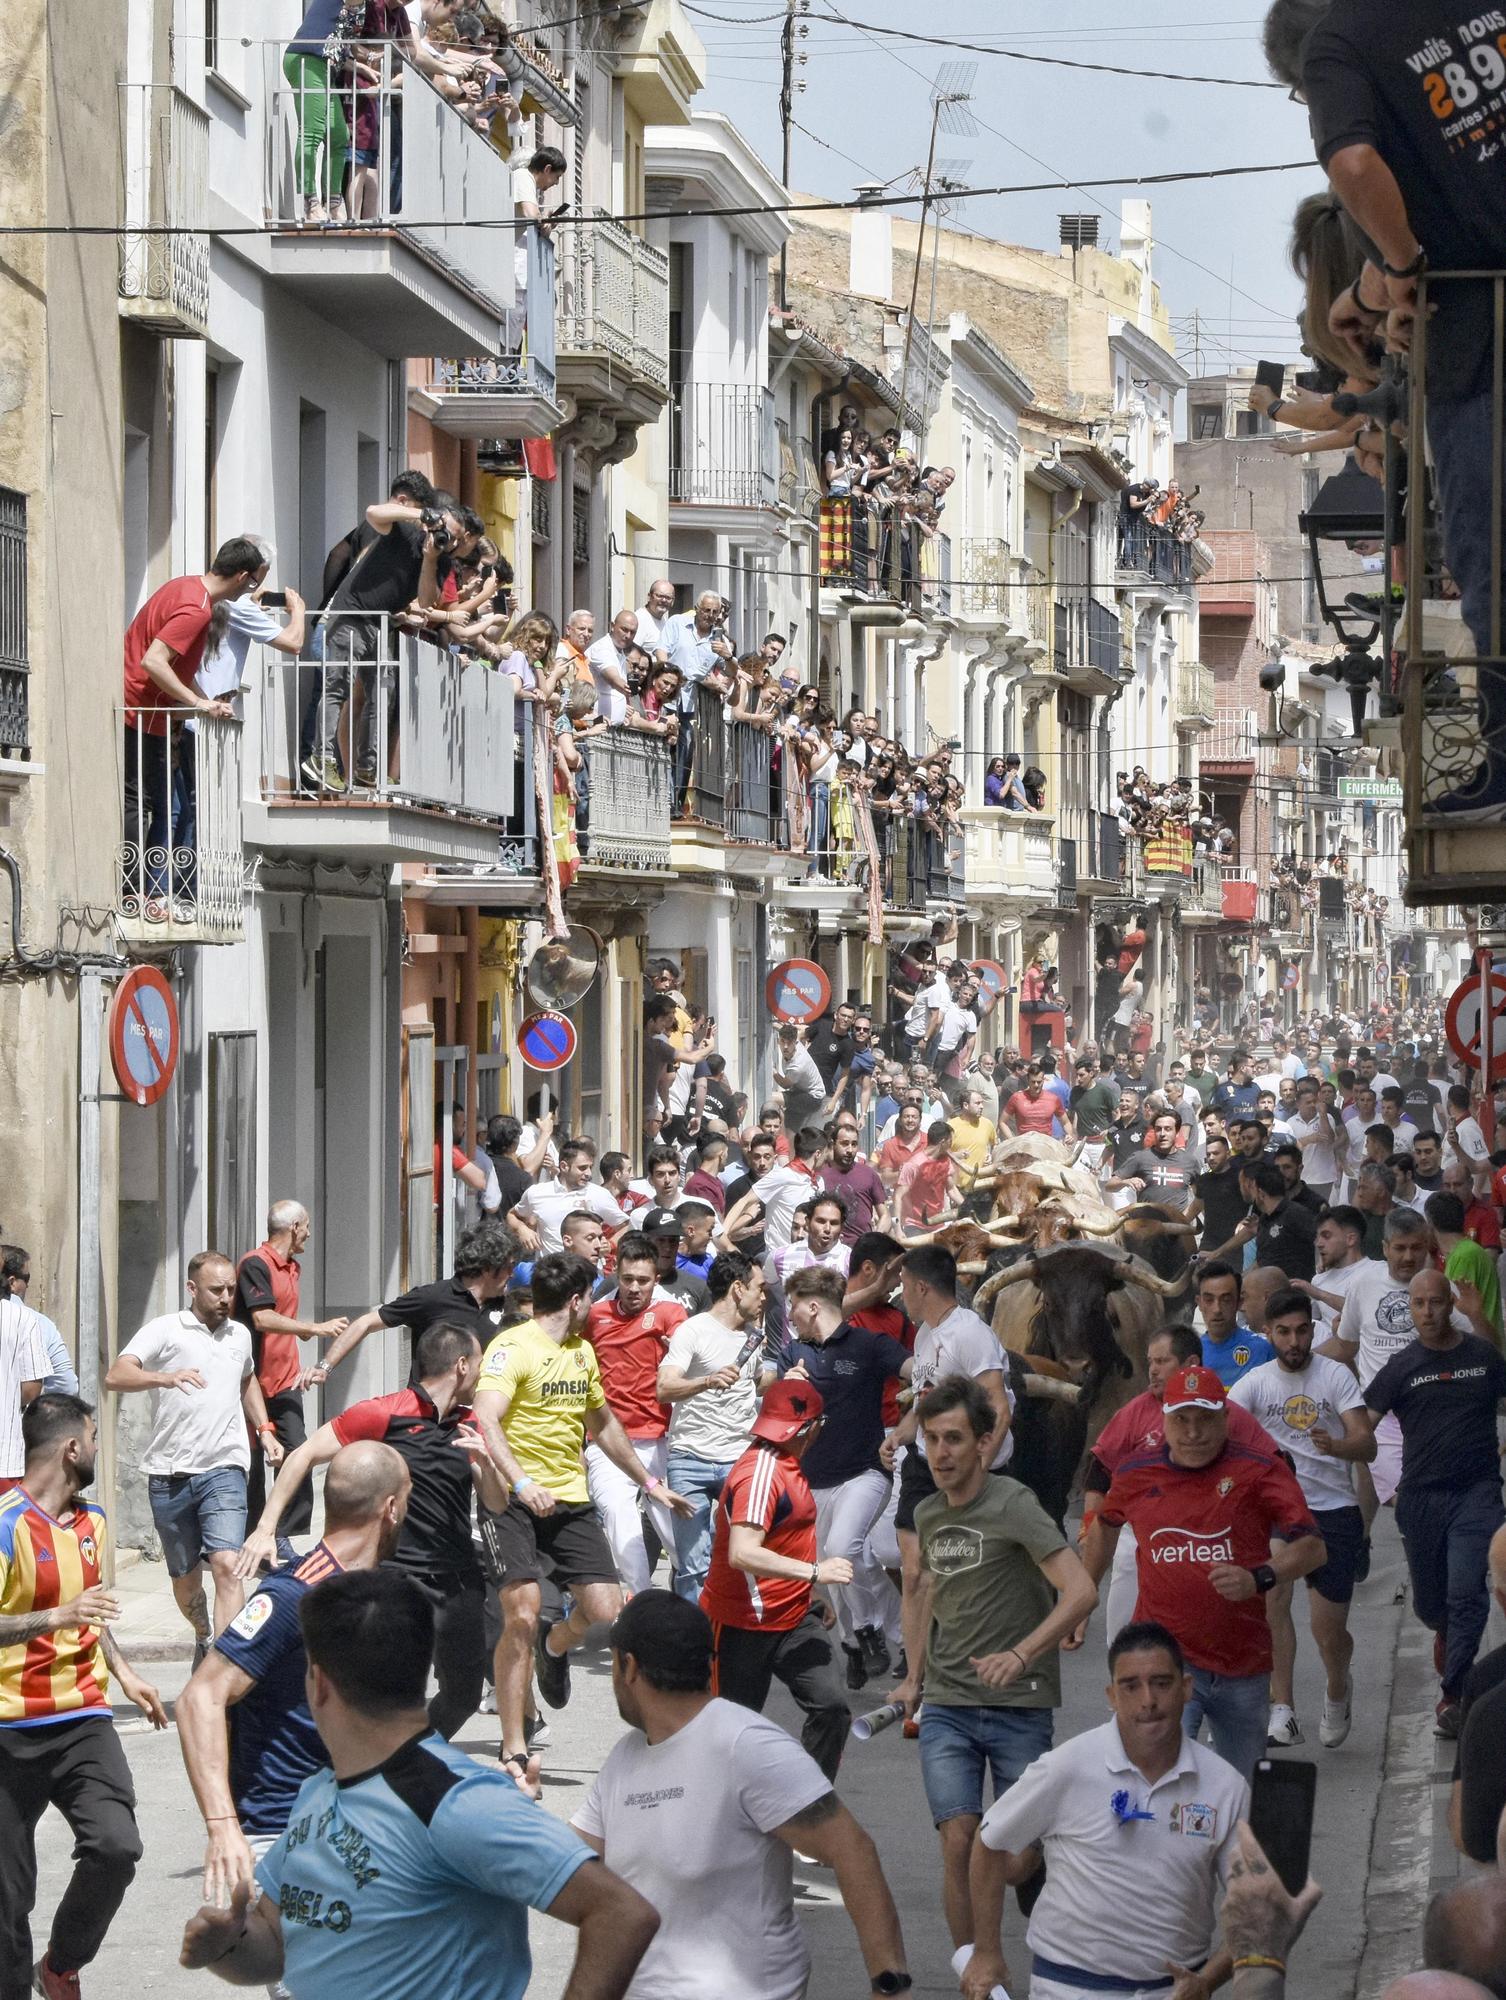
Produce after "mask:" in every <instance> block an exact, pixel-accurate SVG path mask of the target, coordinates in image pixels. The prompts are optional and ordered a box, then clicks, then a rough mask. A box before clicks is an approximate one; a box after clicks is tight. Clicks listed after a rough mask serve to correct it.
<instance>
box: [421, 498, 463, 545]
mask: <svg viewBox="0 0 1506 2000" xmlns="http://www.w3.org/2000/svg"><path fill="white" fill-rule="evenodd" d="M419 519H420V520H421V521H422V523H423V526H424V532H425V533H426V534H427V535H428V537H429V540H430V542H431V543H432V544H433V546H434V548H435V550H436V551H437V552H438V553H439V554H440V555H444V554H445V552H446V551H447V550H449V549H452V548H454V546H455V537H454V536H453V535H452V534H451V533H450V530H449V528H448V527H447V526H446V525H445V518H444V515H443V514H441V513H440V511H439V509H438V508H437V507H425V509H424V511H423V513H422V514H421V515H420V516H419Z"/></svg>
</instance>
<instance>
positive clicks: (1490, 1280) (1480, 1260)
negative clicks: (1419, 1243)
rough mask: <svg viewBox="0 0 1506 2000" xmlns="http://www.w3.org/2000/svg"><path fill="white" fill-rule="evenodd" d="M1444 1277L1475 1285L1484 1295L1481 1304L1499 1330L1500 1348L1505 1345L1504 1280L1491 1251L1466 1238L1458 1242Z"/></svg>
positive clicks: (1498, 1343) (1450, 1255)
mask: <svg viewBox="0 0 1506 2000" xmlns="http://www.w3.org/2000/svg"><path fill="white" fill-rule="evenodd" d="M1443 1275H1444V1276H1445V1277H1446V1278H1448V1279H1449V1280H1450V1281H1451V1282H1453V1283H1458V1282H1459V1281H1460V1280H1461V1279H1462V1280H1463V1282H1464V1283H1465V1284H1466V1285H1473V1286H1474V1287H1475V1289H1476V1291H1478V1292H1479V1294H1480V1303H1481V1304H1482V1305H1483V1306H1484V1308H1485V1317H1486V1318H1487V1319H1488V1320H1489V1321H1490V1323H1491V1325H1492V1326H1493V1327H1494V1328H1495V1330H1496V1345H1497V1346H1498V1347H1499V1346H1500V1344H1501V1280H1500V1275H1499V1273H1498V1272H1497V1270H1496V1260H1495V1258H1494V1257H1492V1256H1491V1254H1490V1252H1489V1251H1488V1250H1482V1249H1481V1248H1480V1246H1479V1244H1478V1243H1474V1242H1471V1241H1470V1239H1469V1238H1468V1237H1467V1236H1466V1237H1465V1239H1464V1241H1463V1242H1462V1243H1456V1244H1455V1245H1454V1247H1453V1249H1452V1250H1450V1252H1449V1253H1448V1261H1447V1262H1446V1263H1445V1264H1444V1267H1443Z"/></svg>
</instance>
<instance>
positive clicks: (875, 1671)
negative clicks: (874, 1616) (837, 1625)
mask: <svg viewBox="0 0 1506 2000" xmlns="http://www.w3.org/2000/svg"><path fill="white" fill-rule="evenodd" d="M857 1637H858V1651H859V1652H860V1653H861V1654H862V1656H863V1665H864V1667H865V1668H866V1669H867V1673H868V1678H869V1679H870V1680H874V1681H876V1680H880V1679H882V1677H883V1676H884V1675H885V1674H887V1673H888V1671H889V1647H888V1644H887V1642H886V1641H885V1638H884V1635H883V1633H882V1632H881V1631H880V1630H879V1629H878V1627H877V1625H860V1626H859V1627H858V1634H857Z"/></svg>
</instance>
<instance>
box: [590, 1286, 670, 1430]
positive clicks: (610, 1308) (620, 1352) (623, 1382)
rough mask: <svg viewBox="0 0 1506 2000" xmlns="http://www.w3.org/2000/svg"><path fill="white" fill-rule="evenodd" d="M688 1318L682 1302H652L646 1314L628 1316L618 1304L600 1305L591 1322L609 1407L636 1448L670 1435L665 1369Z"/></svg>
mask: <svg viewBox="0 0 1506 2000" xmlns="http://www.w3.org/2000/svg"><path fill="white" fill-rule="evenodd" d="M686 1317H687V1314H686V1311H685V1308H684V1306H682V1305H681V1304H680V1301H679V1300H678V1299H652V1298H651V1299H650V1300H649V1303H648V1304H647V1305H646V1306H645V1307H644V1308H643V1311H642V1312H640V1313H625V1312H623V1311H622V1309H621V1308H620V1307H619V1305H618V1303H617V1301H616V1299H615V1298H610V1299H598V1300H597V1302H596V1304H595V1305H594V1306H592V1308H591V1316H590V1318H589V1319H588V1320H587V1321H586V1338H587V1340H589V1341H590V1343H591V1345H592V1346H593V1347H594V1348H595V1349H596V1361H597V1365H598V1367H599V1368H600V1370H601V1387H602V1393H603V1395H605V1397H606V1399H607V1407H608V1409H609V1410H610V1411H611V1412H612V1414H613V1416H614V1417H616V1419H617V1421H618V1422H619V1423H620V1424H621V1425H622V1428H623V1429H624V1430H625V1431H626V1432H627V1434H628V1436H629V1437H630V1438H632V1439H633V1441H634V1443H652V1442H653V1441H654V1440H655V1439H658V1438H661V1437H663V1436H664V1435H665V1433H666V1432H667V1431H668V1429H669V1411H668V1409H667V1407H666V1406H665V1405H664V1404H663V1403H661V1402H660V1401H659V1395H658V1379H659V1363H660V1362H661V1361H662V1360H663V1359H664V1350H665V1348H666V1347H668V1345H669V1336H670V1335H671V1334H672V1333H673V1332H674V1330H675V1328H676V1327H677V1326H678V1325H679V1324H680V1322H681V1321H682V1320H683V1319H685V1318H686Z"/></svg>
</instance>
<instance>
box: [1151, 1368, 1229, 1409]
mask: <svg viewBox="0 0 1506 2000" xmlns="http://www.w3.org/2000/svg"><path fill="white" fill-rule="evenodd" d="M1226 1401H1227V1397H1226V1395H1225V1393H1224V1385H1223V1383H1222V1382H1221V1381H1220V1380H1219V1379H1218V1377H1217V1376H1216V1375H1215V1374H1214V1372H1213V1370H1212V1369H1211V1368H1200V1367H1199V1366H1198V1365H1197V1363H1196V1362H1194V1363H1193V1364H1192V1366H1191V1367H1190V1368H1183V1369H1182V1370H1181V1371H1180V1373H1178V1374H1176V1375H1173V1376H1172V1378H1171V1380H1170V1381H1169V1382H1168V1383H1167V1385H1166V1394H1165V1395H1164V1396H1163V1397H1162V1398H1161V1407H1162V1409H1163V1410H1221V1409H1222V1408H1223V1407H1224V1404H1225V1402H1226Z"/></svg>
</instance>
